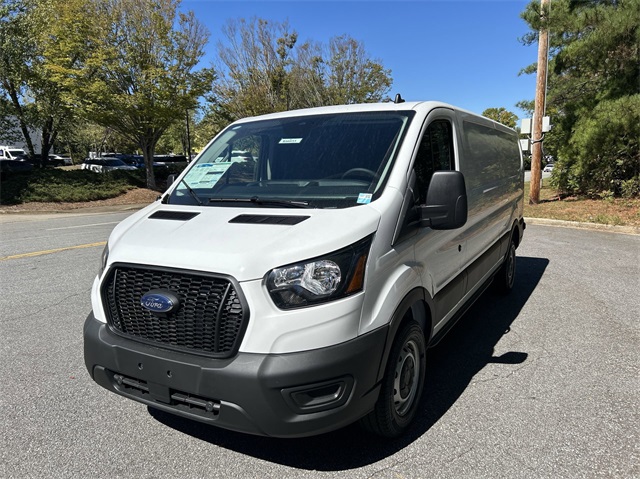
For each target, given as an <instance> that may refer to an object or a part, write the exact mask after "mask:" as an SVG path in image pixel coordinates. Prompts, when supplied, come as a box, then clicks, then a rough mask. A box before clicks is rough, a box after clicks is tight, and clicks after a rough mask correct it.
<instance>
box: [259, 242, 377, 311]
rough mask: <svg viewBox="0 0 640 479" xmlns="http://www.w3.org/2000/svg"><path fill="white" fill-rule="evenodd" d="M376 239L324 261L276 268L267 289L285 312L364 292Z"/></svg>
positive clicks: (360, 243)
mask: <svg viewBox="0 0 640 479" xmlns="http://www.w3.org/2000/svg"><path fill="white" fill-rule="evenodd" d="M372 238H373V236H369V237H367V238H365V239H363V240H361V241H358V242H357V243H355V244H353V245H351V246H348V247H346V248H343V249H341V250H339V251H336V252H335V253H331V254H328V255H326V256H323V257H321V258H314V259H310V260H308V261H304V262H301V263H295V264H290V265H287V266H282V267H280V268H275V269H273V270H271V271H270V272H269V273H268V274H267V289H268V290H269V294H271V298H272V299H273V302H274V303H275V304H276V306H278V307H279V308H281V309H291V308H299V307H302V306H310V305H313V304H317V303H322V302H325V301H332V300H334V299H338V298H342V297H345V296H349V295H350V294H353V293H357V292H358V291H361V290H362V287H363V286H364V272H365V266H366V263H367V255H368V254H369V248H370V246H371V240H372Z"/></svg>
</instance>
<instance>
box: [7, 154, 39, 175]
mask: <svg viewBox="0 0 640 479" xmlns="http://www.w3.org/2000/svg"><path fill="white" fill-rule="evenodd" d="M31 170H33V165H32V164H31V163H29V162H28V161H20V160H10V159H8V158H0V174H1V175H2V176H5V175H6V174H8V173H25V172H28V171H31Z"/></svg>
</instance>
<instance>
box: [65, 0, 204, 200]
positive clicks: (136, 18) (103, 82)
mask: <svg viewBox="0 0 640 479" xmlns="http://www.w3.org/2000/svg"><path fill="white" fill-rule="evenodd" d="M87 1H89V2H90V3H91V5H92V8H93V9H94V21H95V19H99V22H96V23H99V24H100V25H102V28H99V29H96V31H95V32H94V33H92V39H91V48H90V53H89V55H88V56H87V58H86V60H85V62H84V64H83V65H82V67H81V68H79V69H77V70H73V69H71V70H69V71H67V72H66V75H67V77H68V78H71V79H72V81H73V82H74V89H75V91H76V92H82V96H79V95H78V96H77V99H78V101H79V104H80V105H81V106H82V109H83V111H85V113H86V115H87V117H88V118H89V119H90V120H92V121H94V122H96V123H97V124H99V125H102V126H105V127H110V128H112V129H114V130H115V131H117V132H118V133H119V134H121V135H122V136H124V137H125V138H127V139H129V140H130V141H132V142H134V143H135V144H136V145H137V146H138V147H139V148H140V150H141V151H142V153H143V156H144V160H145V165H146V172H147V173H146V174H147V187H148V188H151V189H156V182H155V175H154V172H153V166H152V165H153V155H154V152H155V147H156V144H157V143H158V140H159V139H160V137H161V136H162V135H163V134H164V133H165V132H166V131H167V129H169V128H170V127H171V126H172V125H173V124H174V123H177V122H183V121H184V118H185V112H186V111H187V110H188V109H192V108H195V107H196V106H197V101H198V98H199V97H201V96H202V95H203V94H204V93H205V92H206V91H207V90H208V89H209V88H210V85H211V82H212V81H213V79H214V74H213V71H212V70H211V69H209V68H202V69H200V70H196V66H197V65H198V62H199V61H200V59H201V58H202V56H203V54H204V50H203V49H204V46H205V45H206V43H207V41H208V32H207V31H206V29H205V28H204V27H203V25H202V24H201V23H200V22H198V21H197V20H196V18H195V17H194V15H193V13H192V12H189V13H187V14H183V13H177V9H178V6H179V4H180V2H179V0H107V1H105V0H87Z"/></svg>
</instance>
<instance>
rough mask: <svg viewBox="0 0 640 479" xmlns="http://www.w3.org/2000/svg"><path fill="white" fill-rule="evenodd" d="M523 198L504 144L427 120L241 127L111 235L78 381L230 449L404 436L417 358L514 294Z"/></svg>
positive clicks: (356, 111) (334, 117) (506, 135)
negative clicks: (255, 443)
mask: <svg viewBox="0 0 640 479" xmlns="http://www.w3.org/2000/svg"><path fill="white" fill-rule="evenodd" d="M240 150H241V151H246V152H248V154H247V155H246V156H245V157H243V158H244V161H238V158H237V155H236V156H235V157H234V156H233V155H234V154H233V152H234V151H240ZM232 158H233V160H232ZM523 182H524V171H523V165H522V157H521V152H520V148H519V143H518V136H517V134H516V132H515V131H513V130H512V129H509V128H507V127H505V126H503V125H500V124H498V123H496V122H494V121H492V120H489V119H486V118H483V117H480V116H477V115H474V114H472V113H469V112H466V111H464V110H461V109H458V108H455V107H453V106H450V105H447V104H444V103H440V102H431V101H429V102H413V103H400V104H395V103H388V104H368V105H349V106H336V107H324V108H316V109H308V110H297V111H289V112H284V113H278V114H272V115H266V116H263V117H257V118H247V119H243V120H240V121H238V122H236V123H234V124H232V125H230V126H229V127H228V128H226V129H225V130H224V131H223V132H221V133H220V134H219V135H218V136H217V137H216V138H214V139H213V140H212V141H211V143H209V145H208V146H207V148H205V149H204V150H203V152H202V153H201V154H200V155H198V157H197V158H196V159H195V160H194V161H193V162H192V163H191V164H190V166H189V167H188V168H187V169H186V170H185V171H184V172H183V173H182V174H181V175H180V176H179V177H178V178H177V179H176V180H175V181H174V182H173V183H172V184H171V185H170V186H169V188H168V190H167V192H166V193H165V194H164V195H163V196H162V199H160V200H159V201H156V202H155V203H153V204H151V205H150V206H148V207H147V208H145V209H143V210H141V211H139V212H137V213H135V214H133V215H132V216H130V217H129V218H127V219H126V220H124V221H123V222H122V223H120V224H119V225H118V226H117V227H116V228H115V229H114V230H113V232H112V234H111V237H110V238H109V242H108V245H107V248H105V253H104V255H103V265H102V268H101V271H100V274H99V275H98V276H97V277H96V279H95V282H94V284H93V289H92V294H91V298H92V308H93V311H92V312H91V314H90V315H89V317H88V318H87V321H86V323H85V330H84V337H85V362H86V366H87V369H88V371H89V373H90V374H91V376H92V378H93V379H94V380H95V381H96V382H97V383H99V384H100V385H101V386H103V387H105V388H107V389H109V390H111V391H113V392H115V393H117V394H120V395H122V396H125V397H129V398H131V399H134V400H137V401H140V402H142V403H145V404H147V405H149V406H152V407H154V408H158V409H162V410H165V411H168V412H171V413H175V414H178V415H181V416H184V417H188V418H192V419H195V420H199V421H202V422H206V423H209V424H212V425H217V426H220V427H223V428H228V429H232V430H236V431H242V432H246V433H251V434H259V435H268V436H278V437H296V436H306V435H312V434H319V433H323V432H326V431H330V430H333V429H337V428H340V427H342V426H345V425H347V424H349V423H351V422H354V421H356V420H358V419H362V423H363V424H364V425H365V427H366V428H368V429H369V430H371V431H373V432H375V433H378V434H381V435H383V436H390V437H393V436H397V435H399V434H402V433H403V432H404V431H405V430H406V429H407V428H408V427H409V425H410V423H411V420H412V419H413V417H414V416H415V414H416V411H417V410H418V408H419V405H420V404H419V403H420V396H421V392H422V388H423V381H424V370H425V362H424V358H425V349H426V347H428V346H429V345H433V344H435V342H437V341H438V340H439V338H440V337H442V335H443V334H444V333H445V332H446V331H447V330H448V329H449V328H450V327H451V326H452V325H453V324H454V323H455V321H456V320H457V319H458V318H459V317H460V316H461V315H462V313H463V312H464V311H465V310H466V309H467V308H468V306H469V305H470V304H471V303H472V302H473V301H474V300H475V299H476V298H477V297H478V296H479V295H480V294H481V293H482V292H483V291H484V290H485V288H486V287H487V286H488V285H489V284H490V283H491V282H492V280H493V281H494V282H495V283H497V284H498V285H499V286H501V287H502V289H503V290H506V291H508V290H509V289H511V288H512V286H513V281H514V274H515V261H516V260H515V250H516V248H517V246H518V245H519V244H520V241H521V239H522V235H523V231H524V227H525V224H524V220H523V217H522V208H523Z"/></svg>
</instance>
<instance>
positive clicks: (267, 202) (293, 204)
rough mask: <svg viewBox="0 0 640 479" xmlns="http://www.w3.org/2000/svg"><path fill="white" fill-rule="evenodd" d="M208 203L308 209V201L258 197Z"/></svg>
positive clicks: (218, 199) (220, 199)
mask: <svg viewBox="0 0 640 479" xmlns="http://www.w3.org/2000/svg"><path fill="white" fill-rule="evenodd" d="M209 203H253V204H255V205H261V206H262V205H264V206H286V207H289V208H308V207H309V202H308V201H295V200H279V199H274V198H260V197H259V196H252V197H251V198H209Z"/></svg>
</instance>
